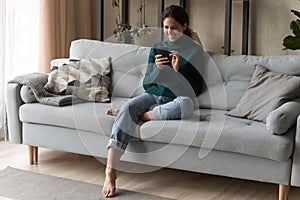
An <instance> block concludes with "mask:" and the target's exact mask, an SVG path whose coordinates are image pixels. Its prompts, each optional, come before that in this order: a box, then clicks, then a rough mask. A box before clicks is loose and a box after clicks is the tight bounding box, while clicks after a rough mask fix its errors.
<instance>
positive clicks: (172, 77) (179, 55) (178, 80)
mask: <svg viewBox="0 0 300 200" xmlns="http://www.w3.org/2000/svg"><path fill="white" fill-rule="evenodd" d="M162 20H163V28H164V33H165V35H166V36H167V38H168V40H167V41H163V42H159V43H157V44H154V45H153V47H152V48H151V51H150V54H149V58H148V67H147V71H146V74H145V78H144V81H143V87H144V89H145V92H144V93H143V94H141V95H139V96H137V97H134V98H132V99H130V100H129V101H128V102H126V103H125V105H124V106H122V108H121V109H120V110H118V109H112V108H111V109H108V110H107V111H106V113H107V114H110V115H115V116H117V117H116V120H115V123H114V125H113V129H112V134H111V139H110V141H109V143H108V158H107V166H106V170H105V174H106V178H105V181H104V186H103V189H102V195H103V196H105V197H112V196H114V194H115V187H116V178H117V174H116V167H117V166H118V162H119V161H120V158H121V155H122V154H123V153H124V151H125V149H126V146H127V144H128V142H129V140H130V139H131V138H132V137H134V136H135V130H136V126H138V125H137V123H138V121H140V120H142V121H149V120H172V119H182V118H187V117H190V116H191V115H192V113H193V110H194V103H193V100H192V99H194V98H195V97H196V96H198V95H199V94H200V92H201V88H202V85H203V79H202V77H201V72H202V69H203V49H202V48H201V47H200V46H199V45H197V44H196V43H195V42H194V41H193V40H192V39H191V38H190V37H191V29H190V28H189V19H188V15H187V13H186V12H185V10H184V9H183V8H182V7H180V6H175V5H172V6H169V7H167V8H166V9H165V10H164V12H163V15H162ZM161 46H163V48H168V51H169V53H167V54H166V55H165V53H164V52H165V51H162V50H161V48H162V47H161ZM163 54H164V55H163Z"/></svg>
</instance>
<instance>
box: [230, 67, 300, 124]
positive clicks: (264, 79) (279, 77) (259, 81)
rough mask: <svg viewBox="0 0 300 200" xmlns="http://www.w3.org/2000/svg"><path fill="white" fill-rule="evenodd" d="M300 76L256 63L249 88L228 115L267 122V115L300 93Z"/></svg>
mask: <svg viewBox="0 0 300 200" xmlns="http://www.w3.org/2000/svg"><path fill="white" fill-rule="evenodd" d="M299 88H300V77H298V76H289V75H286V74H281V73H277V72H273V71H269V70H267V69H266V68H265V67H264V66H261V65H256V67H255V71H254V73H253V76H252V79H251V82H250V84H249V87H248V89H247V90H246V91H245V93H244V94H243V97H242V98H241V100H240V102H239V103H238V104H237V106H236V108H234V109H233V110H231V111H230V112H228V113H227V114H228V115H231V116H235V117H243V118H247V119H253V120H256V121H261V122H266V117H267V115H268V114H269V113H270V112H271V111H273V110H275V109H276V108H278V107H279V106H280V105H282V104H283V103H285V102H287V101H289V100H291V99H293V98H296V97H297V96H299V94H300V90H299Z"/></svg>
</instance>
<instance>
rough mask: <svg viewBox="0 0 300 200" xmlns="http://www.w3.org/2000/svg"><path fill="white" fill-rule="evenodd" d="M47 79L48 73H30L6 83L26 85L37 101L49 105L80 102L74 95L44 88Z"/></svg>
mask: <svg viewBox="0 0 300 200" xmlns="http://www.w3.org/2000/svg"><path fill="white" fill-rule="evenodd" d="M47 81H48V75H47V74H42V73H37V72H36V73H30V74H26V75H22V76H17V77H15V78H14V79H13V80H11V81H9V82H8V83H17V84H21V85H27V86H28V87H29V88H30V89H31V90H32V92H33V94H34V96H35V98H36V100H37V101H38V102H39V103H42V104H46V105H51V106H66V105H70V104H75V103H79V102H82V100H80V99H79V98H77V97H76V96H74V95H57V94H53V93H50V92H48V91H46V90H45V88H44V86H45V84H46V83H47Z"/></svg>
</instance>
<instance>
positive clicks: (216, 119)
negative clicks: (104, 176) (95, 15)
mask: <svg viewBox="0 0 300 200" xmlns="http://www.w3.org/2000/svg"><path fill="white" fill-rule="evenodd" d="M148 53H149V48H148V47H140V46H135V45H129V44H128V45H127V44H117V43H108V42H100V41H93V40H84V39H81V40H76V41H73V42H72V45H71V48H70V58H73V59H83V58H101V57H107V56H109V57H111V59H112V83H111V95H112V97H111V99H112V100H111V103H94V102H84V103H79V104H74V105H68V106H62V107H56V106H49V105H44V104H41V103H37V102H28V101H27V100H26V98H25V97H24V91H23V92H22V93H20V91H22V87H25V86H22V85H20V84H16V83H10V84H7V96H6V98H7V112H8V113H7V114H8V130H9V141H10V142H11V143H18V144H24V145H28V146H29V153H30V155H31V156H30V163H31V164H32V163H34V162H36V161H37V147H45V148H50V149H56V150H61V151H67V152H73V153H79V154H86V155H92V156H95V157H99V158H106V156H107V149H106V145H107V141H108V139H109V136H110V133H111V128H112V125H113V122H114V117H113V116H108V115H106V114H105V110H106V109H107V108H109V107H120V106H121V105H122V104H123V103H124V102H125V101H126V100H127V99H128V98H130V97H133V96H135V95H138V94H140V93H141V92H143V88H142V86H141V83H142V80H143V77H144V73H145V70H146V66H147V58H148ZM205 60H206V61H205V63H206V65H205V69H206V70H205V77H204V79H205V81H206V83H207V88H206V90H205V91H204V92H203V93H202V94H201V95H200V96H199V97H198V98H197V100H198V103H199V107H198V106H197V108H196V109H195V112H194V114H193V116H192V117H191V118H189V119H184V120H170V121H150V122H146V123H143V124H141V126H140V129H139V130H138V132H139V135H140V139H136V140H133V141H132V142H130V144H129V146H128V150H127V151H126V153H125V154H124V156H123V157H122V160H123V161H127V162H130V163H138V164H143V165H147V166H156V167H169V168H174V169H182V170H187V171H193V172H200V173H207V174H215V175H221V176H228V177H235V178H241V179H248V180H256V181H263V182H269V183H275V184H279V185H280V196H279V199H286V198H287V192H288V189H289V186H290V185H292V186H300V132H299V131H300V129H299V126H300V118H298V120H297V123H296V119H295V123H293V125H292V127H291V128H289V129H288V131H286V133H284V134H280V135H279V134H274V133H272V132H270V131H269V130H268V129H267V126H266V124H265V123H262V122H257V121H253V120H248V119H242V118H237V117H231V116H228V115H225V112H226V111H228V110H231V109H233V108H234V107H235V106H236V105H237V104H238V102H239V100H240V99H241V97H242V95H243V93H244V92H245V90H246V89H247V87H248V85H249V82H250V79H251V76H252V74H253V71H254V65H255V64H262V65H264V66H266V67H267V68H269V69H270V70H273V71H277V72H281V73H287V74H296V75H299V74H300V67H299V65H300V56H296V55H290V56H289V55H287V56H265V57H261V56H245V55H241V56H226V55H221V54H214V53H207V54H206V55H205ZM266 95H267V94H266ZM199 108H200V109H199Z"/></svg>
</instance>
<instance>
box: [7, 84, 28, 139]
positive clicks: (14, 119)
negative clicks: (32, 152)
mask: <svg viewBox="0 0 300 200" xmlns="http://www.w3.org/2000/svg"><path fill="white" fill-rule="evenodd" d="M21 87H22V85H19V84H16V83H9V84H7V86H6V110H7V126H8V127H7V128H8V140H9V142H11V143H16V144H21V143H22V122H21V121H20V118H19V108H20V106H21V105H22V104H24V102H23V101H22V99H21V96H20V90H21Z"/></svg>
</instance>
